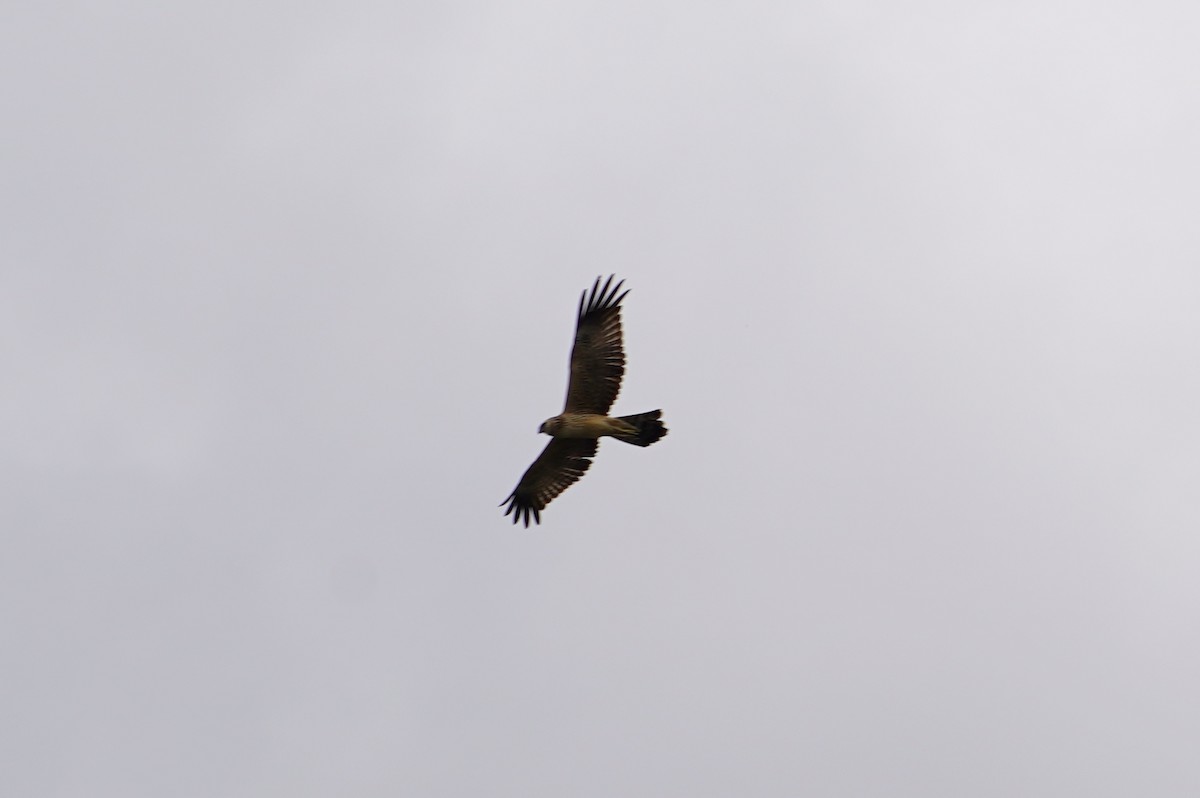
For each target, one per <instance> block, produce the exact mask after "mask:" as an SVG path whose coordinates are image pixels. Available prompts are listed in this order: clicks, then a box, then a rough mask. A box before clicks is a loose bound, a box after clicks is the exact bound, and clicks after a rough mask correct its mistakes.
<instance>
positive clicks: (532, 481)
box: [500, 438, 596, 526]
mask: <svg viewBox="0 0 1200 798" xmlns="http://www.w3.org/2000/svg"><path fill="white" fill-rule="evenodd" d="M595 455H596V440H595V438H554V439H553V440H551V441H550V443H548V444H546V448H545V449H543V450H542V453H541V454H539V455H538V458H537V459H536V460H534V461H533V465H531V466H529V468H528V470H526V471H525V475H524V476H522V477H521V481H520V482H518V483H517V487H516V488H515V489H514V490H513V492H512V493H510V494H509V495H508V498H507V499H505V500H504V501H502V502H500V506H501V507H503V506H504V505H505V504H507V505H508V509H507V510H505V511H504V514H505V515H508V514H509V513H512V517H513V523H514V524H515V523H517V521H518V520H524V521H525V526H529V516H531V515H532V516H533V522H534V523H535V524H540V523H541V522H542V518H541V512H542V510H544V509H545V508H546V505H547V504H549V503H550V502H551V501H553V500H554V497H555V496H557V495H558V494H560V493H562V492H563V491H564V490H566V489H567V488H569V487H571V485H573V484H575V481H576V480H577V479H579V478H580V477H581V476H583V472H584V471H587V470H588V466H590V465H591V464H592V458H593V457H594V456H595Z"/></svg>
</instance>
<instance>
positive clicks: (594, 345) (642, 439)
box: [500, 275, 667, 527]
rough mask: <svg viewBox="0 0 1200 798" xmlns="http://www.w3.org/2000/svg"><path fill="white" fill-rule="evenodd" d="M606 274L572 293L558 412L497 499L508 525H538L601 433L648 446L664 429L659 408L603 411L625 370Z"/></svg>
mask: <svg viewBox="0 0 1200 798" xmlns="http://www.w3.org/2000/svg"><path fill="white" fill-rule="evenodd" d="M614 276H615V275H613V276H609V278H608V279H607V280H606V281H605V282H604V284H603V285H601V284H600V281H601V279H603V278H600V277H597V278H596V282H595V284H594V285H592V289H591V292H590V293H589V292H588V291H587V290H585V291H584V292H583V295H582V296H581V297H579V311H578V313H577V315H576V322H575V345H574V346H573V347H572V348H571V376H570V379H569V381H568V383H567V401H566V404H565V406H564V407H563V411H562V412H561V413H559V414H558V415H557V416H554V417H552V418H548V419H546V420H545V421H543V422H542V426H541V427H539V428H538V432H544V433H545V434H547V435H549V436H550V439H551V440H550V443H548V444H546V448H545V449H543V450H542V453H541V454H540V455H538V458H537V459H536V460H534V461H533V465H531V466H529V468H528V469H527V470H526V471H525V474H524V476H522V477H521V481H520V482H518V483H517V487H516V488H514V489H513V492H512V493H510V494H509V495H508V498H507V499H505V500H504V501H502V502H501V503H500V506H501V507H503V506H505V505H508V509H506V510H505V511H504V514H505V515H512V520H513V523H514V524H515V523H517V522H518V521H524V523H525V526H526V527H528V526H529V519H530V518H532V519H533V522H534V523H535V524H536V523H541V520H542V519H541V512H542V510H544V509H546V505H547V504H549V503H550V502H551V501H553V500H554V498H555V497H556V496H558V494H560V493H562V492H563V491H564V490H566V489H567V488H569V487H570V486H571V485H573V484H574V483H575V482H576V481H577V480H578V479H579V478H580V477H581V476H583V474H584V472H585V471H587V470H588V467H589V466H590V465H591V464H592V458H593V457H595V455H596V448H597V446H599V443H600V439H601V438H603V437H610V438H616V439H617V440H619V441H622V442H624V443H631V444H633V445H634V446H649V445H650V444H652V443H654V442H656V441H658V440H661V439H662V437H663V436H664V435H666V434H667V428H666V427H664V426H663V423H662V421H661V420H660V419H661V417H662V410H651V411H650V412H648V413H637V414H635V415H632V416H610V415H608V412H609V410H610V409H611V408H612V405H613V402H614V401H616V398H617V393H618V392H619V391H620V390H621V377H623V376H624V374H625V347H624V344H623V342H622V340H621V339H622V336H621V300H623V299H624V298H625V295H626V294H628V293H629V291H628V290H626V291H621V286H623V285H624V284H625V281H624V280H621V281H620V282H618V283H617V284H616V285H613V278H614Z"/></svg>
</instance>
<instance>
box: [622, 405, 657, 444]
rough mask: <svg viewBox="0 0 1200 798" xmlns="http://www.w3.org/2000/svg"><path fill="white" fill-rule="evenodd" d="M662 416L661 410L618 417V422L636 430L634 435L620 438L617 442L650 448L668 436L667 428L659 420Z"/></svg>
mask: <svg viewBox="0 0 1200 798" xmlns="http://www.w3.org/2000/svg"><path fill="white" fill-rule="evenodd" d="M661 415H662V411H661V410H651V411H650V412H649V413H638V414H637V415H636V416H617V420H618V421H624V422H625V423H626V424H628V425H630V426H631V427H633V429H634V432H633V433H632V434H630V435H621V436H618V437H617V440H619V441H625V443H632V444H633V445H634V446H649V445H650V444H652V443H654V442H655V441H657V440H659V439H660V438H662V437H663V436H664V435H666V434H667V428H666V427H664V426H663V423H662V422H661V421H659V420H658V419H659V416H661Z"/></svg>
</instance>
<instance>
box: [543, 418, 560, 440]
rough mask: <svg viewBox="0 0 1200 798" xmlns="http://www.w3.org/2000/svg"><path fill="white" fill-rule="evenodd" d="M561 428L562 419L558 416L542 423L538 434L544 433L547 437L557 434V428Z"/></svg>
mask: <svg viewBox="0 0 1200 798" xmlns="http://www.w3.org/2000/svg"><path fill="white" fill-rule="evenodd" d="M561 426H562V419H561V418H559V417H558V416H555V417H554V418H548V419H546V420H545V421H543V422H542V426H540V427H538V432H544V433H545V434H547V435H553V434H554V433H556V432H558V428H559V427H561Z"/></svg>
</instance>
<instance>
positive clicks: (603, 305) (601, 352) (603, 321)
mask: <svg viewBox="0 0 1200 798" xmlns="http://www.w3.org/2000/svg"><path fill="white" fill-rule="evenodd" d="M612 281H613V278H612V277H611V276H610V277H609V278H608V280H607V281H606V282H605V283H604V287H603V288H601V287H600V278H599V277H597V278H596V284H595V285H593V286H592V291H591V296H588V292H587V291H584V292H583V296H581V297H579V317H578V320H577V321H576V325H575V346H574V347H573V348H572V349H571V381H570V382H569V383H568V385H567V405H566V407H565V408H564V409H563V412H564V413H598V414H600V415H608V409H609V408H610V407H612V405H613V402H615V401H616V399H617V392H618V391H620V390H621V376H622V375H624V373H625V347H624V345H623V344H622V343H621V300H622V299H624V298H625V294H628V293H629V292H628V291H625V292H623V293H618V292H619V291H620V290H621V286H622V285H624V284H625V281H624V280H622V281H621V282H619V283H617V284H616V285H615V286H614V285H613V284H612Z"/></svg>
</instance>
